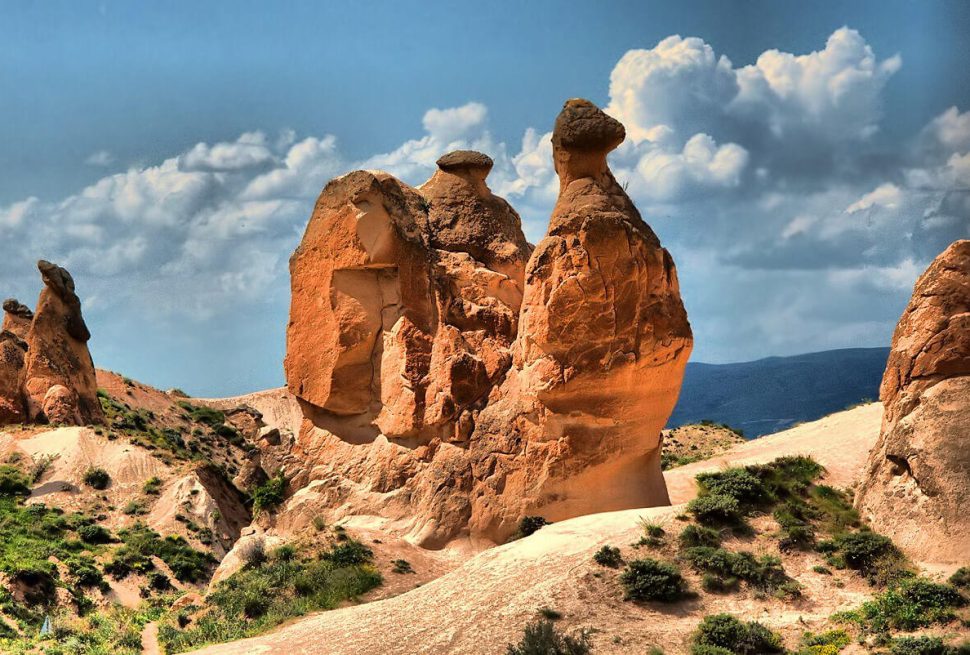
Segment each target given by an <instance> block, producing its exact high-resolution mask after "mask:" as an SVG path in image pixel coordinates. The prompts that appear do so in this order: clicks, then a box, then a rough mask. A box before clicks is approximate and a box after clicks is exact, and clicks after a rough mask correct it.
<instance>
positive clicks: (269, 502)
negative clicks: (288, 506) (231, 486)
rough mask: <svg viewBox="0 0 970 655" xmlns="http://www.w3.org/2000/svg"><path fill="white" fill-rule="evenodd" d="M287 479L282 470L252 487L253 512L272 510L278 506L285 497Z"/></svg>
mask: <svg viewBox="0 0 970 655" xmlns="http://www.w3.org/2000/svg"><path fill="white" fill-rule="evenodd" d="M286 486H287V480H286V478H285V477H283V472H282V471H278V472H277V473H276V475H275V476H273V477H272V478H270V479H269V480H267V481H266V482H264V483H263V484H261V485H259V486H258V487H256V488H255V489H253V493H252V498H253V514H260V513H262V512H265V511H272V510H273V509H275V508H277V507H279V506H280V505H281V504H282V503H283V500H284V499H285V498H286Z"/></svg>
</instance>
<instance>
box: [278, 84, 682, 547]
mask: <svg viewBox="0 0 970 655" xmlns="http://www.w3.org/2000/svg"><path fill="white" fill-rule="evenodd" d="M623 138H624V130H623V127H622V125H620V124H619V123H618V122H616V121H615V120H613V119H611V118H609V117H608V116H606V115H605V114H604V113H603V112H601V111H600V110H599V109H597V108H596V107H595V106H594V105H592V104H591V103H589V102H587V101H581V100H572V101H569V102H568V103H566V106H565V107H564V109H563V112H562V114H561V115H560V117H559V119H558V120H557V122H556V129H555V132H554V136H553V143H554V157H555V164H556V170H557V172H558V173H559V176H560V181H561V193H560V198H559V202H558V203H557V205H556V209H555V211H554V212H553V216H552V219H551V221H550V226H549V232H548V234H547V236H546V237H545V238H544V239H543V240H542V241H541V242H540V243H539V245H538V246H537V247H536V249H535V252H532V248H531V246H530V245H529V244H528V243H527V242H526V240H525V237H524V235H523V233H522V228H521V221H520V219H519V216H518V215H517V214H516V213H515V211H514V210H513V209H512V207H511V206H510V205H509V204H508V203H507V202H506V201H505V200H503V199H501V198H499V197H497V196H495V195H494V194H493V193H492V192H491V191H490V190H489V188H488V186H487V183H486V178H487V175H488V172H489V170H490V169H491V166H492V161H491V159H490V158H488V157H487V156H485V155H483V154H481V153H475V152H470V151H457V152H452V153H449V154H447V155H445V156H443V157H442V158H441V159H440V160H439V161H438V168H439V170H438V171H437V172H436V173H435V174H434V176H432V178H431V179H430V180H428V181H427V182H426V183H425V184H423V185H421V186H420V187H418V188H417V189H414V188H411V187H409V186H407V185H405V184H403V183H401V182H400V181H398V180H396V179H394V178H392V177H391V176H389V175H387V174H384V173H371V172H365V171H357V172H354V173H350V174H348V175H345V176H343V177H340V178H337V179H335V180H333V181H331V182H330V183H329V184H328V185H327V187H326V188H325V189H324V191H323V193H322V194H321V196H320V199H319V200H318V201H317V205H316V208H315V210H314V213H313V215H312V216H311V218H310V222H309V225H308V226H307V231H306V234H305V235H304V238H303V241H302V242H301V244H300V246H299V248H298V249H297V250H296V252H295V253H294V255H293V257H292V259H291V262H290V270H291V279H292V282H291V284H292V293H293V297H292V304H291V308H290V323H289V327H288V332H287V357H286V373H287V383H288V386H289V388H290V390H291V391H292V392H293V394H294V395H296V396H297V397H298V398H299V399H300V402H301V406H302V407H303V410H304V416H305V419H304V424H303V428H302V430H301V434H300V436H299V438H298V440H297V444H296V447H295V452H294V453H293V455H294V456H293V457H292V460H291V462H290V464H289V465H288V469H287V473H288V474H289V475H291V476H292V477H293V481H292V483H291V488H294V487H303V488H302V489H300V490H299V491H297V492H296V494H295V495H294V498H293V499H292V501H291V503H290V505H292V506H293V509H292V510H287V512H284V513H283V515H282V516H281V520H282V521H284V522H289V523H299V520H300V518H299V517H301V516H302V517H304V518H305V519H306V520H309V518H312V516H313V515H315V514H321V513H322V514H324V515H327V516H328V517H329V518H330V519H333V518H336V517H339V516H341V515H347V514H357V515H360V514H372V515H377V516H380V517H382V518H383V519H386V520H389V521H391V522H393V523H394V524H396V525H398V526H399V527H400V529H401V531H402V532H405V533H407V534H408V535H409V536H410V538H411V539H412V540H413V541H416V542H418V543H420V544H422V545H426V546H431V547H437V546H441V545H444V544H445V543H447V542H449V541H451V540H454V539H456V538H459V537H471V538H472V539H484V540H489V541H499V540H502V539H504V538H506V537H507V536H508V535H509V534H510V533H511V532H513V531H514V529H515V526H516V524H517V522H518V520H519V519H520V518H521V517H522V516H524V515H527V514H543V515H544V516H547V517H548V518H550V519H553V520H556V519H561V518H566V517H568V516H575V515H578V514H582V513H585V512H590V511H604V510H609V509H620V508H628V507H637V506H645V505H651V504H665V503H667V502H668V501H667V495H666V489H665V487H664V483H663V478H662V476H661V474H660V465H659V445H660V443H659V440H660V430H661V428H662V427H663V425H664V423H665V422H666V420H667V418H668V416H669V414H670V412H671V411H672V409H673V406H674V403H675V402H676V399H677V394H678V393H679V390H680V384H681V380H682V377H683V371H684V366H685V364H686V361H687V358H688V355H689V353H690V349H691V345H692V337H691V331H690V326H689V324H688V322H687V316H686V313H685V311H684V308H683V305H682V303H681V300H680V293H679V289H678V285H677V277H676V273H675V271H674V266H673V262H672V260H671V258H670V256H669V254H668V253H667V252H666V251H665V250H664V249H663V248H662V247H661V246H660V244H659V241H658V240H657V237H656V236H655V235H654V233H653V232H652V231H651V230H650V228H649V227H648V226H647V225H646V224H645V223H644V222H643V220H642V219H641V217H640V215H639V213H638V212H637V210H636V208H635V207H634V205H633V203H632V202H631V201H630V199H629V197H628V196H627V195H626V193H624V191H623V189H622V188H621V187H620V186H619V185H618V184H617V183H616V180H615V179H614V178H613V176H612V174H611V173H610V170H609V168H608V166H607V163H606V155H607V153H608V152H609V151H610V150H612V149H613V148H615V147H616V146H617V145H619V143H621V142H622V140H623ZM288 507H289V506H288Z"/></svg>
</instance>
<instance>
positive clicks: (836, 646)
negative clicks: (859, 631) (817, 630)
mask: <svg viewBox="0 0 970 655" xmlns="http://www.w3.org/2000/svg"><path fill="white" fill-rule="evenodd" d="M851 641H852V639H851V638H850V637H849V635H848V633H847V632H846V631H845V630H829V631H828V632H823V633H821V634H813V633H811V632H806V633H805V634H804V635H803V636H802V640H801V644H800V647H799V649H798V650H797V651H796V653H797V655H837V654H838V653H839V652H840V651H841V650H842V649H843V648H845V647H846V646H848V645H849V643H850V642H851Z"/></svg>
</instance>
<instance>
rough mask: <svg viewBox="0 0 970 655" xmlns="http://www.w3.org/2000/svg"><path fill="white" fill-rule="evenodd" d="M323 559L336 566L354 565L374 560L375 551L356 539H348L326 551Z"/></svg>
mask: <svg viewBox="0 0 970 655" xmlns="http://www.w3.org/2000/svg"><path fill="white" fill-rule="evenodd" d="M323 559H325V560H328V561H330V562H332V563H333V565H334V566H354V565H359V564H366V563H368V562H370V561H371V560H373V559H374V551H372V550H371V549H370V548H368V547H367V546H365V545H364V544H362V543H360V542H359V541H356V540H355V539H347V540H346V541H343V542H341V543H339V544H336V545H335V546H333V548H331V549H330V550H329V551H327V552H326V553H324V554H323Z"/></svg>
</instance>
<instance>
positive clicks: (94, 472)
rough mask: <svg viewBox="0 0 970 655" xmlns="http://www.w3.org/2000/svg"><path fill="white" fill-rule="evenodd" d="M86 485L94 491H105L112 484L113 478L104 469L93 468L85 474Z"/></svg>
mask: <svg viewBox="0 0 970 655" xmlns="http://www.w3.org/2000/svg"><path fill="white" fill-rule="evenodd" d="M82 480H83V481H84V484H86V485H88V486H89V487H91V488H92V489H98V490H99V491H103V490H104V489H107V488H108V485H109V484H111V476H110V475H109V474H108V472H107V471H105V470H104V469H103V468H100V467H95V466H92V467H91V468H89V469H88V470H87V471H85V472H84V476H83V478H82Z"/></svg>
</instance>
